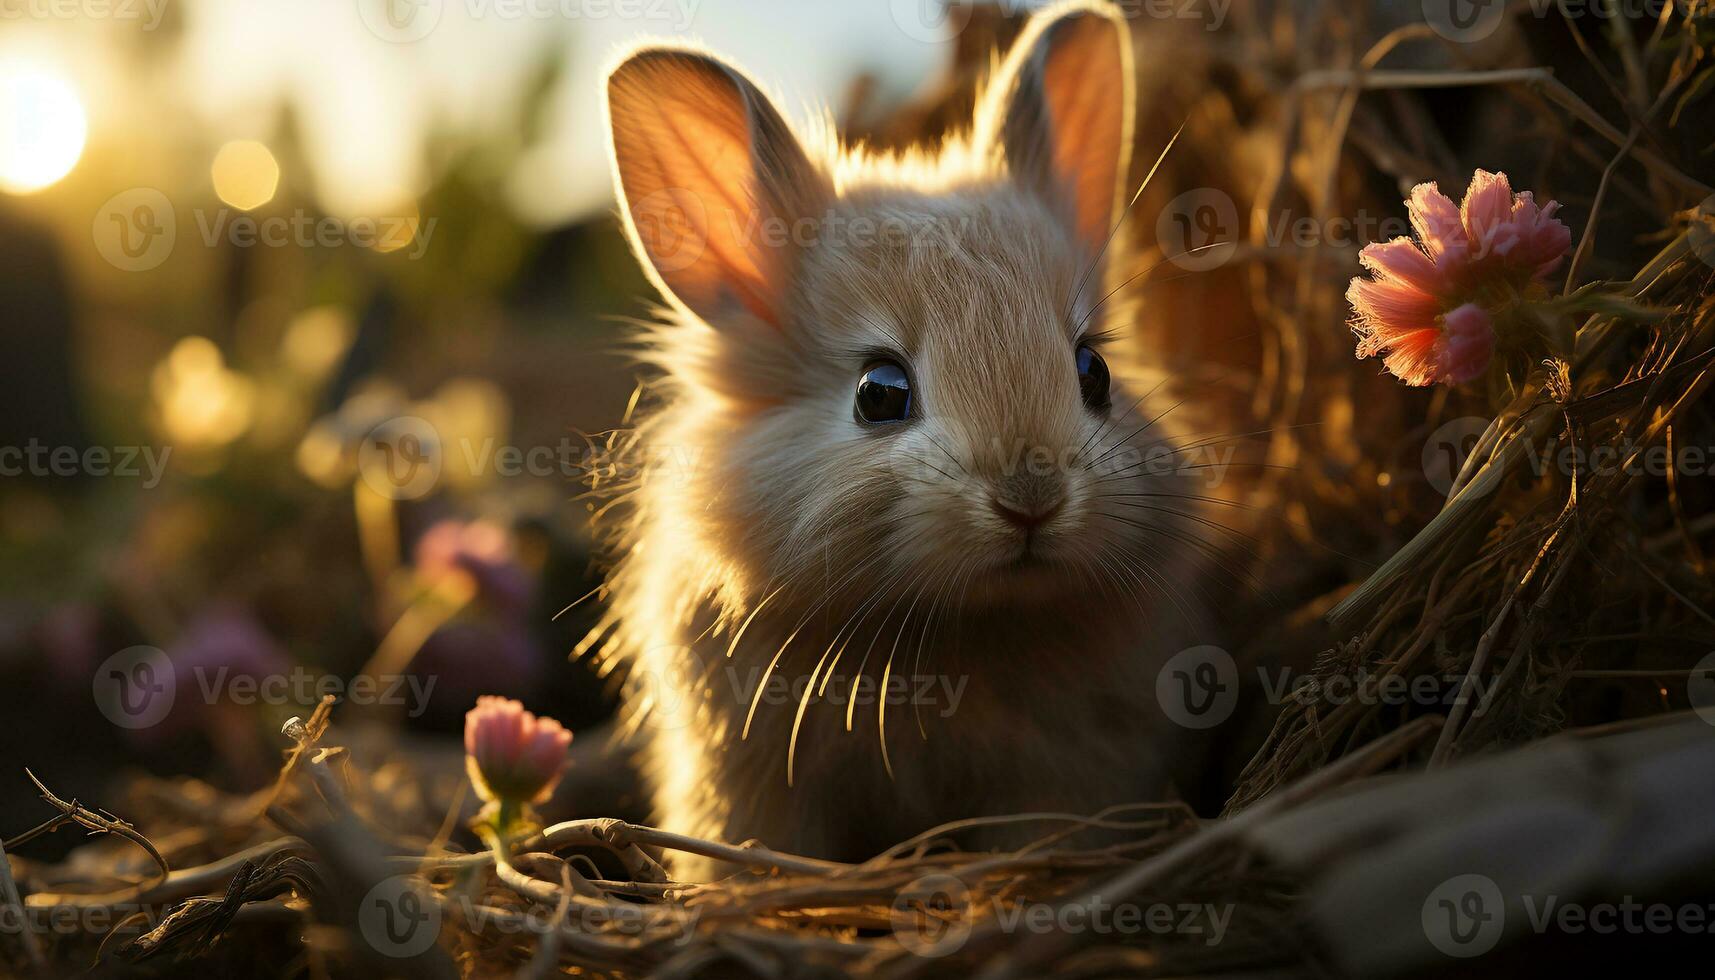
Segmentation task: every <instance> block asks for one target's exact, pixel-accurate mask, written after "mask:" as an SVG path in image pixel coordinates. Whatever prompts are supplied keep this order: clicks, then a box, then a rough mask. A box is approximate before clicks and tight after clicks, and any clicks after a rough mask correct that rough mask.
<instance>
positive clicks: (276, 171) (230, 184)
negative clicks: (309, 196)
mask: <svg viewBox="0 0 1715 980" xmlns="http://www.w3.org/2000/svg"><path fill="white" fill-rule="evenodd" d="M210 176H211V177H212V178H213V179H214V192H215V194H216V195H218V196H219V197H220V199H221V200H222V201H225V202H226V203H227V204H230V205H232V206H233V207H235V208H237V209H239V210H240V211H250V210H253V209H255V208H259V207H261V206H262V205H264V204H267V203H268V202H269V201H271V200H273V199H274V191H275V189H277V188H278V187H279V186H280V164H279V163H278V162H276V161H275V159H274V154H273V153H272V152H271V151H269V149H268V148H267V147H266V146H263V145H262V144H261V143H258V142H256V141H255V140H233V141H232V142H230V143H228V144H226V145H225V146H223V147H221V148H220V152H218V153H216V154H215V155H214V166H213V167H211V168H210Z"/></svg>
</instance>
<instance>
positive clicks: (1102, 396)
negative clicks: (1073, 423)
mask: <svg viewBox="0 0 1715 980" xmlns="http://www.w3.org/2000/svg"><path fill="white" fill-rule="evenodd" d="M1109 382H1110V379H1109V377H1108V362H1107V361H1104V360H1102V355H1100V354H1098V353H1096V351H1095V348H1093V347H1091V346H1089V345H1088V344H1086V345H1084V346H1082V347H1080V348H1078V392H1079V394H1081V395H1083V396H1084V404H1085V405H1087V406H1089V408H1090V410H1091V411H1093V412H1105V411H1107V410H1108V385H1109Z"/></svg>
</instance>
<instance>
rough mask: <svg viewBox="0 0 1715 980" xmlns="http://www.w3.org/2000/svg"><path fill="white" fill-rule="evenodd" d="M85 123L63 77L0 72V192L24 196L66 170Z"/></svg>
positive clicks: (75, 155)
mask: <svg viewBox="0 0 1715 980" xmlns="http://www.w3.org/2000/svg"><path fill="white" fill-rule="evenodd" d="M88 129H89V124H88V121H87V119H86V118H85V117H84V112H83V104H82V103H81V102H79V101H78V98H77V93H76V92H75V91H73V90H72V87H71V86H70V85H69V84H67V83H66V82H65V80H64V79H62V78H60V77H58V76H56V75H52V74H48V73H47V72H42V71H36V70H17V71H12V70H0V191H6V192H8V193H12V194H28V193H31V192H32V191H39V190H41V189H42V188H44V187H47V186H49V185H51V184H53V183H55V182H56V181H58V180H59V179H60V178H61V177H64V176H65V175H66V174H68V173H70V172H71V168H72V167H74V166H76V165H77V161H78V157H80V156H82V155H83V141H84V137H85V136H87V135H88Z"/></svg>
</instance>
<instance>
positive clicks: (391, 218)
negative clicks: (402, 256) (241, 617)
mask: <svg viewBox="0 0 1715 980" xmlns="http://www.w3.org/2000/svg"><path fill="white" fill-rule="evenodd" d="M374 220H375V232H376V233H375V250H376V251H377V252H382V253H386V252H397V251H398V250H400V249H402V248H404V247H405V246H407V245H409V244H411V242H412V241H414V240H415V239H416V238H417V231H418V228H419V226H420V225H421V224H422V220H423V218H422V215H421V213H419V212H418V210H417V204H416V202H414V201H406V202H405V203H404V204H402V205H401V206H400V207H397V208H392V209H390V210H389V211H387V212H386V216H385V217H379V218H376V219H374Z"/></svg>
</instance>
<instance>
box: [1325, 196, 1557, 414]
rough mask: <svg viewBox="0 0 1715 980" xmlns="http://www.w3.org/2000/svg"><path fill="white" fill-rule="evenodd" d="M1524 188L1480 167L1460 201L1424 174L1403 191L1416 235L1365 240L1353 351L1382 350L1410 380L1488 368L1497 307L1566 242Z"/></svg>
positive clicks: (1392, 367)
mask: <svg viewBox="0 0 1715 980" xmlns="http://www.w3.org/2000/svg"><path fill="white" fill-rule="evenodd" d="M1559 208H1560V205H1559V204H1558V203H1556V202H1554V201H1550V202H1549V203H1548V204H1547V205H1546V206H1545V207H1541V208H1538V207H1537V205H1536V200H1535V198H1534V197H1532V196H1531V194H1530V192H1528V191H1525V192H1522V193H1518V194H1514V193H1513V190H1512V186H1511V185H1510V184H1509V183H1508V182H1507V177H1506V175H1505V174H1493V173H1489V172H1488V171H1486V170H1479V171H1477V172H1476V174H1475V175H1474V176H1473V177H1472V178H1471V186H1470V187H1469V188H1467V189H1466V191H1465V201H1464V204H1463V205H1462V206H1460V207H1454V205H1453V202H1452V201H1451V200H1449V199H1448V198H1447V196H1446V195H1444V194H1442V193H1441V192H1440V190H1438V189H1437V188H1436V186H1435V185H1434V184H1433V183H1428V184H1418V185H1417V186H1416V187H1414V188H1412V190H1411V197H1410V198H1409V199H1407V201H1406V210H1407V212H1408V213H1409V215H1410V216H1411V227H1412V230H1413V231H1414V232H1416V234H1417V240H1416V241H1413V240H1412V239H1410V238H1403V237H1402V238H1395V239H1393V240H1391V241H1386V242H1375V243H1372V244H1370V245H1366V246H1364V249H1363V251H1362V252H1360V253H1359V254H1358V261H1359V262H1360V263H1361V264H1362V265H1363V267H1364V269H1365V270H1366V271H1368V272H1369V273H1370V274H1371V276H1372V278H1369V279H1366V278H1364V277H1362V276H1359V277H1356V278H1354V279H1353V280H1352V285H1351V287H1350V288H1349V289H1348V290H1347V291H1346V300H1347V302H1349V303H1351V304H1352V314H1353V315H1352V330H1353V331H1354V332H1356V333H1357V335H1358V338H1359V340H1358V356H1359V357H1373V356H1375V355H1378V354H1379V355H1382V356H1383V358H1384V359H1385V363H1386V365H1387V369H1388V370H1389V371H1392V372H1393V373H1394V374H1395V375H1397V376H1398V377H1399V379H1400V380H1402V381H1404V382H1405V383H1406V384H1409V385H1427V384H1433V383H1436V382H1440V383H1444V384H1462V383H1464V382H1466V381H1470V380H1473V379H1475V378H1477V377H1480V376H1481V375H1482V374H1483V372H1484V371H1486V370H1487V369H1488V365H1489V361H1490V360H1491V359H1492V358H1493V355H1494V351H1495V347H1496V330H1495V323H1496V319H1497V314H1499V313H1501V312H1502V308H1503V307H1505V306H1507V305H1509V304H1511V303H1513V302H1515V301H1517V300H1519V299H1520V298H1521V297H1524V296H1526V295H1527V294H1530V293H1532V292H1541V286H1540V283H1541V281H1542V280H1544V279H1546V278H1547V277H1548V275H1549V274H1550V273H1552V272H1553V271H1554V270H1555V268H1556V267H1557V266H1559V264H1560V262H1561V260H1562V259H1563V258H1565V255H1566V250H1567V249H1568V248H1570V247H1571V245H1572V232H1571V229H1569V228H1567V227H1566V225H1565V223H1563V222H1562V221H1560V220H1559V219H1558V218H1555V217H1554V213H1555V212H1556V211H1557V210H1559Z"/></svg>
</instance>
